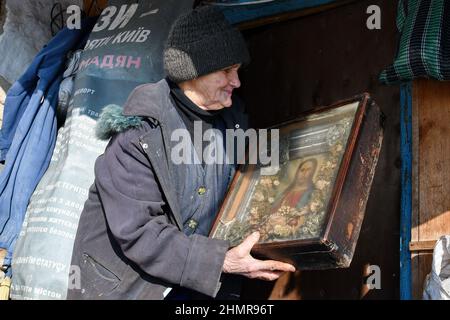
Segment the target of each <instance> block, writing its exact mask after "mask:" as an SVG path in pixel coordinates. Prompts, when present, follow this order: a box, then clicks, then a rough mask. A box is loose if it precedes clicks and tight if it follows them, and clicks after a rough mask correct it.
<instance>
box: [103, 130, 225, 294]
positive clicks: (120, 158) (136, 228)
mask: <svg viewBox="0 0 450 320" xmlns="http://www.w3.org/2000/svg"><path fill="white" fill-rule="evenodd" d="M135 130H138V129H133V130H129V131H126V132H124V133H120V134H118V135H116V136H115V137H114V138H113V140H112V141H111V142H110V144H109V146H108V148H107V149H106V151H105V153H104V154H103V155H102V156H100V157H99V158H98V160H97V162H96V165H95V180H96V182H95V183H96V186H97V189H98V192H99V197H100V201H101V202H102V205H103V210H104V213H105V216H106V220H107V223H108V227H109V228H110V230H111V232H112V234H113V236H114V238H115V240H116V241H117V243H118V244H119V245H120V247H121V249H122V250H123V253H124V255H125V256H126V257H127V258H128V259H130V260H131V261H133V262H134V263H135V264H136V265H137V266H139V267H140V268H141V269H142V270H143V271H144V272H146V273H147V274H149V275H151V276H153V277H156V278H158V279H161V280H163V281H166V282H169V283H170V284H175V285H180V286H182V287H186V288H189V289H193V290H195V291H198V292H200V293H203V294H206V295H209V296H213V297H214V296H215V295H216V294H217V291H218V289H219V288H220V282H219V280H220V275H221V273H222V266H223V262H224V259H225V253H226V251H227V250H228V248H229V244H228V242H227V241H223V240H219V239H212V238H208V237H205V236H201V235H192V236H189V237H188V236H186V235H185V234H184V233H183V232H181V231H180V230H179V229H178V228H177V227H176V226H174V225H173V224H171V223H170V222H169V220H168V217H167V216H166V214H165V213H164V210H167V206H166V203H165V202H164V198H163V195H162V191H161V189H160V187H159V185H158V183H157V180H156V177H155V176H154V174H153V168H152V167H151V166H150V163H149V161H148V160H147V158H146V156H145V154H144V152H143V151H142V150H141V149H140V146H139V144H138V143H137V142H134V143H133V142H132V139H131V137H132V132H133V131H135ZM134 135H135V136H136V134H134Z"/></svg>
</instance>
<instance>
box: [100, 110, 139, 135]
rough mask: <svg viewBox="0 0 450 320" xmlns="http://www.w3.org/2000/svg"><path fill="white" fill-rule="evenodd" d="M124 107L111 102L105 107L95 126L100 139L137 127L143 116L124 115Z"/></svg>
mask: <svg viewBox="0 0 450 320" xmlns="http://www.w3.org/2000/svg"><path fill="white" fill-rule="evenodd" d="M122 112H123V108H122V107H121V106H119V105H116V104H110V105H108V106H106V107H104V108H103V111H102V113H101V114H100V118H99V120H98V121H97V124H96V126H95V135H96V136H97V138H99V139H100V140H108V139H109V138H111V137H112V136H113V135H114V134H116V133H119V132H122V131H125V130H128V129H130V128H137V127H139V126H140V125H141V123H142V120H143V118H142V117H139V116H124V115H123V113H122Z"/></svg>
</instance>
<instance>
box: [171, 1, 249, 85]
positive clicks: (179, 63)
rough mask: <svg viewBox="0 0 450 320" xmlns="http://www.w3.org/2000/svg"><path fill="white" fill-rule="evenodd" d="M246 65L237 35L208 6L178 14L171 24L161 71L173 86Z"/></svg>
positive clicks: (242, 43) (216, 10)
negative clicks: (238, 65)
mask: <svg viewBox="0 0 450 320" xmlns="http://www.w3.org/2000/svg"><path fill="white" fill-rule="evenodd" d="M249 62H250V56H249V53H248V50H247V46H246V44H245V41H244V38H243V37H242V35H241V33H240V32H239V31H238V30H237V29H235V28H233V27H232V26H231V25H230V24H229V23H228V21H227V20H226V18H225V16H224V15H223V13H222V12H221V11H220V10H219V9H217V8H216V7H212V6H205V7H200V8H197V9H194V10H193V11H191V12H189V13H187V14H184V15H181V16H180V17H179V18H178V19H177V20H176V21H175V22H174V24H173V25H172V28H171V30H170V32H169V37H168V38H167V41H166V46H165V49H164V69H165V70H166V74H167V77H168V78H169V79H170V80H172V81H174V82H176V83H180V82H182V81H186V80H191V79H195V78H198V77H200V76H202V75H205V74H208V73H212V72H215V71H218V70H221V69H223V68H227V67H230V66H232V65H234V64H238V63H240V64H243V65H245V64H248V63H249Z"/></svg>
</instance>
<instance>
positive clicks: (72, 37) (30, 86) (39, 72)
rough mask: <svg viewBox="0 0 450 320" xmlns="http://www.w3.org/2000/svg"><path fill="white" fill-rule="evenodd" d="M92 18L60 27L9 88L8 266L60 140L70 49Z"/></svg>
mask: <svg viewBox="0 0 450 320" xmlns="http://www.w3.org/2000/svg"><path fill="white" fill-rule="evenodd" d="M93 22H95V21H93V20H85V21H84V22H83V27H82V29H79V30H69V29H63V30H61V31H60V32H59V33H58V34H57V35H56V36H55V37H54V38H53V39H52V40H51V41H50V43H49V44H48V45H46V46H45V47H44V48H43V49H42V50H41V52H39V53H38V55H37V56H36V57H35V58H34V60H33V61H32V63H31V65H30V66H29V67H28V69H27V71H26V72H25V73H24V74H23V75H22V77H20V79H19V80H18V81H17V82H15V83H14V84H13V86H12V87H11V89H10V90H9V91H8V94H7V97H6V101H5V107H4V116H3V127H2V129H1V131H0V161H5V167H4V169H3V171H2V172H1V173H0V248H5V249H7V251H8V254H7V256H6V259H5V261H4V263H3V265H4V266H5V267H7V268H8V267H9V266H10V265H11V258H12V254H13V250H14V244H15V241H16V239H17V237H18V234H19V232H20V229H21V225H22V222H23V220H24V217H25V213H26V209H27V206H28V202H29V200H30V197H31V195H32V193H33V191H34V189H35V188H36V186H37V184H38V183H39V180H40V179H41V178H42V176H43V174H44V173H45V171H46V170H47V168H48V165H49V163H50V159H51V156H52V153H53V148H54V146H55V142H56V134H57V123H56V106H57V98H58V90H59V85H60V83H61V80H62V73H63V72H64V67H65V62H66V59H67V54H68V52H69V51H71V50H73V49H76V48H78V46H79V44H80V42H82V41H83V40H84V37H85V35H86V33H88V32H90V30H91V29H92V26H93ZM7 274H8V275H10V268H9V269H7Z"/></svg>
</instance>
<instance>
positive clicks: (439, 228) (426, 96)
mask: <svg viewBox="0 0 450 320" xmlns="http://www.w3.org/2000/svg"><path fill="white" fill-rule="evenodd" d="M413 105H414V106H413V110H414V111H413V112H414V116H413V128H414V127H416V128H415V129H413V130H415V131H414V133H413V134H414V136H415V139H416V140H415V142H414V143H413V145H414V144H416V147H415V150H414V151H415V152H414V153H416V155H417V161H416V162H415V163H414V166H415V168H414V170H413V176H415V177H417V178H416V179H417V182H416V183H417V185H416V188H415V189H414V193H415V195H414V196H413V203H414V204H413V206H415V207H416V209H417V210H413V218H412V223H413V224H412V229H411V240H412V244H411V245H412V246H411V247H410V249H412V252H411V253H412V286H413V288H412V292H413V298H414V299H421V298H422V292H423V285H424V281H425V277H426V275H427V274H428V273H429V272H430V270H431V262H432V252H431V250H432V248H431V247H432V246H433V247H434V244H435V240H436V239H438V238H439V237H440V236H441V235H443V234H449V233H450V211H449V209H450V193H449V192H448V181H449V178H450V139H448V137H449V134H450V126H449V123H450V83H448V82H439V81H435V80H425V79H421V80H416V81H414V84H413ZM413 188H414V187H413ZM414 199H416V200H417V199H418V203H416V201H415V200H414ZM416 249H417V250H416ZM427 251H428V252H427Z"/></svg>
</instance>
